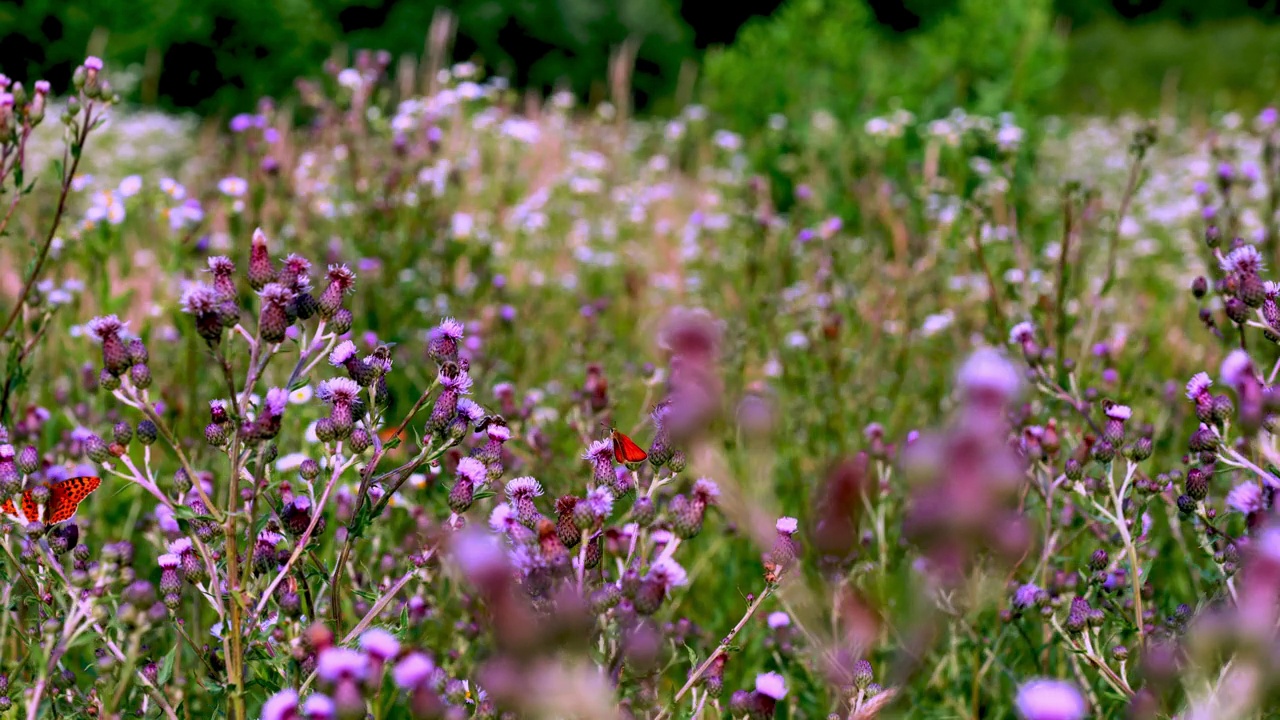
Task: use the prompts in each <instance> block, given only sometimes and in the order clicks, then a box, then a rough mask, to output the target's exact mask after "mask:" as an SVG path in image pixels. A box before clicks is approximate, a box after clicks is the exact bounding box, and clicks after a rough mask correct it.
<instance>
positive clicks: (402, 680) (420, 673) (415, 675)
mask: <svg viewBox="0 0 1280 720" xmlns="http://www.w3.org/2000/svg"><path fill="white" fill-rule="evenodd" d="M435 670H436V665H435V663H433V662H431V658H429V657H427V656H426V655H424V654H422V653H420V652H411V653H409V654H408V655H405V656H404V657H403V658H401V659H400V662H398V663H396V666H395V667H394V668H392V670H391V679H392V680H393V681H394V682H395V684H396V686H397V687H399V688H401V689H403V690H417V689H418V688H421V687H423V686H424V685H426V684H427V682H428V681H429V680H430V679H431V676H432V674H433V673H434V672H435Z"/></svg>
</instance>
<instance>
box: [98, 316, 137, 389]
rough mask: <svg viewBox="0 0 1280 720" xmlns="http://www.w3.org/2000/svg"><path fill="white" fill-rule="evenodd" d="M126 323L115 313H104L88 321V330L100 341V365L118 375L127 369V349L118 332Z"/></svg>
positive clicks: (128, 363)
mask: <svg viewBox="0 0 1280 720" xmlns="http://www.w3.org/2000/svg"><path fill="white" fill-rule="evenodd" d="M125 325H126V323H123V322H121V321H120V318H118V317H116V316H115V315H104V316H100V317H96V318H94V319H92V320H90V321H89V332H90V333H92V334H93V336H94V337H95V338H97V339H98V341H99V342H100V343H102V366H103V367H104V368H105V369H106V370H107V372H109V373H111V374H112V375H116V376H119V375H120V374H121V373H123V372H125V371H126V370H128V369H129V365H130V364H131V363H130V362H129V350H128V348H127V347H126V346H125V344H124V341H123V340H122V339H121V338H120V333H121V332H122V331H123V330H124V328H125Z"/></svg>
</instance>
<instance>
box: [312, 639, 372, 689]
mask: <svg viewBox="0 0 1280 720" xmlns="http://www.w3.org/2000/svg"><path fill="white" fill-rule="evenodd" d="M368 671H369V662H368V658H366V657H365V655H364V654H363V653H361V652H357V651H355V650H349V649H347V648H343V647H337V646H333V647H328V648H325V649H324V650H323V651H321V652H320V656H319V658H318V659H317V661H316V675H317V676H318V677H319V678H320V679H321V680H323V681H325V682H327V683H329V684H331V685H334V684H337V683H339V682H341V681H343V680H360V681H363V680H364V679H365V677H366V676H367V675H368Z"/></svg>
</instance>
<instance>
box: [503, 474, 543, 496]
mask: <svg viewBox="0 0 1280 720" xmlns="http://www.w3.org/2000/svg"><path fill="white" fill-rule="evenodd" d="M506 492H507V499H509V500H512V501H519V500H525V499H531V498H535V497H538V496H539V495H541V494H542V492H543V491H542V483H540V482H538V481H537V480H536V479H534V478H532V477H528V476H525V477H518V478H515V479H513V480H511V481H509V482H507V487H506Z"/></svg>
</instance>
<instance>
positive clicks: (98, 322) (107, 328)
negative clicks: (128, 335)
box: [89, 315, 127, 341]
mask: <svg viewBox="0 0 1280 720" xmlns="http://www.w3.org/2000/svg"><path fill="white" fill-rule="evenodd" d="M126 324H127V323H124V322H122V321H121V320H120V318H119V317H116V316H115V315H102V316H99V317H96V318H94V319H92V320H90V321H89V332H90V333H93V336H94V337H96V338H97V339H98V340H99V341H103V340H106V339H107V338H111V337H117V336H119V335H120V331H122V330H124V328H125V325H126Z"/></svg>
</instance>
